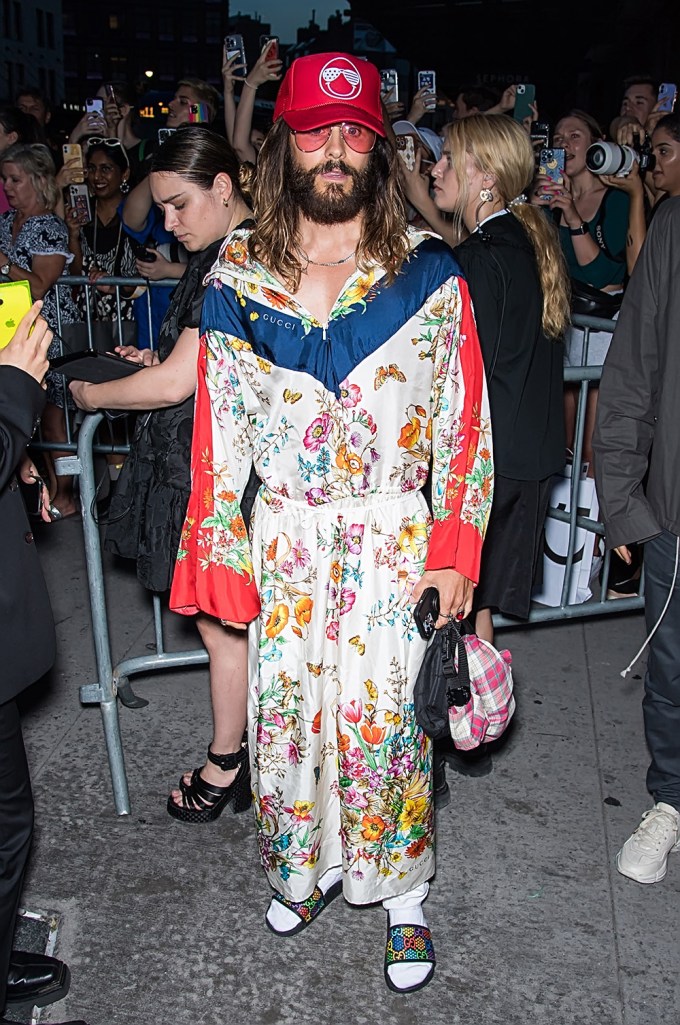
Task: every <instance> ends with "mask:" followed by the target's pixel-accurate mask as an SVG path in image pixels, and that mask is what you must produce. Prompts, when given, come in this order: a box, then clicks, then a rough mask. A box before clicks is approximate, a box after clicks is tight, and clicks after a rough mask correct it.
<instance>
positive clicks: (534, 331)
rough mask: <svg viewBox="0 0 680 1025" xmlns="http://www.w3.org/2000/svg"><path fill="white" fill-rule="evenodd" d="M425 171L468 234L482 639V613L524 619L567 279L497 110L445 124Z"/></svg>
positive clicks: (554, 436)
mask: <svg viewBox="0 0 680 1025" xmlns="http://www.w3.org/2000/svg"><path fill="white" fill-rule="evenodd" d="M433 176H434V180H435V183H434V193H435V203H436V204H437V207H438V208H439V209H440V210H442V211H445V212H448V213H452V214H453V222H454V231H457V232H458V236H459V237H460V236H461V235H462V234H463V229H465V230H466V231H467V232H468V233H469V236H468V238H466V240H465V241H464V242H462V243H461V244H460V245H458V246H457V247H456V249H455V254H456V256H457V258H458V260H459V261H460V264H461V266H462V268H463V272H464V274H465V277H466V278H467V281H468V286H469V288H470V292H471V294H472V301H473V304H474V307H475V317H476V319H477V327H478V330H479V337H480V341H481V344H482V354H483V356H484V364H485V368H486V374H487V380H488V384H489V398H490V403H491V414H492V423H493V442H494V461H495V466H496V488H495V492H494V504H493V509H492V512H491V521H490V524H489V530H488V532H487V536H486V540H485V544H484V551H483V555H482V574H481V579H480V582H479V587H478V588H477V592H476V600H475V608H476V611H477V624H476V625H477V632H478V633H479V635H480V636H481V637H485V638H487V639H488V640H491V639H492V638H493V628H492V624H491V611H492V610H495V609H498V610H499V611H500V612H502V613H504V614H506V615H510V616H517V617H519V618H526V617H527V615H528V613H529V606H530V601H531V591H532V583H533V577H534V571H535V568H536V566H537V562H538V554H539V550H540V540H541V531H542V527H543V521H544V518H545V514H546V510H547V505H548V497H549V493H550V479H551V477H552V476H553V474H554V473H556V472H558V471H559V470H561V469H562V467H563V465H564V421H563V413H562V355H563V347H562V341H561V339H562V335H563V333H564V331H565V328H566V327H567V324H568V323H569V290H568V277H567V272H566V267H565V263H564V258H563V256H562V252H561V249H560V245H559V240H558V236H557V231H556V230H555V228H554V227H553V225H552V224H550V222H549V221H548V220H547V219H546V217H545V216H543V215H542V213H541V211H540V210H537V209H534V208H533V207H532V206H530V205H529V204H528V203H527V197H526V195H525V192H526V190H527V189H528V188H529V185H530V184H531V181H532V178H533V176H534V154H533V150H532V147H531V142H530V141H529V137H528V135H527V134H526V132H525V131H524V130H523V128H522V127H521V126H520V125H518V124H516V123H515V122H514V121H512V120H511V119H510V118H507V117H505V116H504V115H502V114H496V115H483V114H476V115H473V116H472V117H469V118H465V119H463V120H460V121H456V122H454V123H453V124H450V125H448V126H447V129H446V136H445V141H444V150H443V154H442V158H441V160H440V161H439V162H438V163H437V164H436V166H435V168H434V171H433Z"/></svg>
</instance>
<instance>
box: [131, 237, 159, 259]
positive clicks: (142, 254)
mask: <svg viewBox="0 0 680 1025" xmlns="http://www.w3.org/2000/svg"><path fill="white" fill-rule="evenodd" d="M130 248H131V249H132V252H133V253H134V255H135V259H137V260H142V262H145V263H154V262H155V261H156V260H157V259H158V253H157V252H156V250H155V249H147V247H146V246H143V245H142V244H141V242H135V240H134V239H132V238H131V239H130Z"/></svg>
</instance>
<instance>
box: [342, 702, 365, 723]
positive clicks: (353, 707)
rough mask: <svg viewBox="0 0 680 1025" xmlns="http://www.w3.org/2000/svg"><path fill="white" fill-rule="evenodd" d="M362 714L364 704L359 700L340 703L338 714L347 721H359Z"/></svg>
mask: <svg viewBox="0 0 680 1025" xmlns="http://www.w3.org/2000/svg"><path fill="white" fill-rule="evenodd" d="M363 714H364V706H363V705H362V703H361V701H345V702H344V703H343V704H342V705H340V715H342V716H344V718H345V719H346V720H347V722H353V723H357V722H361V719H362V716H363Z"/></svg>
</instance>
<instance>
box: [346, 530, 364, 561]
mask: <svg viewBox="0 0 680 1025" xmlns="http://www.w3.org/2000/svg"><path fill="white" fill-rule="evenodd" d="M345 543H346V545H347V550H348V552H351V554H352V555H361V549H362V547H363V544H364V525H363V523H351V524H350V527H349V530H348V531H347V532H346V533H345Z"/></svg>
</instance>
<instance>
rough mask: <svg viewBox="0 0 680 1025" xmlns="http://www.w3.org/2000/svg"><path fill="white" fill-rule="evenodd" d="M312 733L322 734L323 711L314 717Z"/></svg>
mask: <svg viewBox="0 0 680 1025" xmlns="http://www.w3.org/2000/svg"><path fill="white" fill-rule="evenodd" d="M312 733H321V709H319V711H318V712H317V713H316V715H315V716H314V721H313V722H312Z"/></svg>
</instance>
